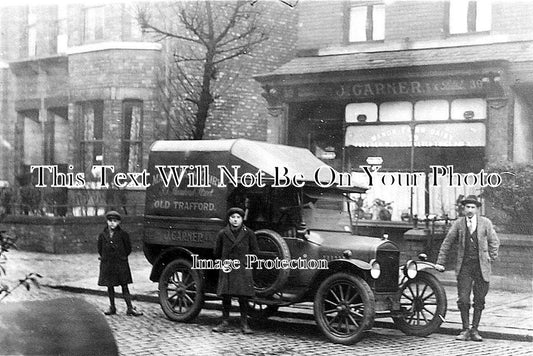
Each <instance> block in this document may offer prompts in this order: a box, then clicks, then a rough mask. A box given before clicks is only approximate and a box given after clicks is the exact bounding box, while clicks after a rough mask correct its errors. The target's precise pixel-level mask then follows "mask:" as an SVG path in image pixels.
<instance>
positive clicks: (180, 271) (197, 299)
mask: <svg viewBox="0 0 533 356" xmlns="http://www.w3.org/2000/svg"><path fill="white" fill-rule="evenodd" d="M191 267H192V264H191V262H189V261H188V260H185V259H178V260H176V261H172V262H170V263H169V264H168V265H167V266H166V267H165V269H164V270H163V273H161V277H160V278H159V304H160V305H161V308H162V309H163V312H164V313H165V315H166V316H167V317H168V318H169V319H170V320H174V321H190V320H192V319H194V318H195V317H196V316H197V315H198V313H200V310H202V307H203V305H204V292H203V285H204V283H203V278H202V275H201V274H200V271H198V270H194V269H192V268H191Z"/></svg>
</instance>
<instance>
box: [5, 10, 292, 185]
mask: <svg viewBox="0 0 533 356" xmlns="http://www.w3.org/2000/svg"><path fill="white" fill-rule="evenodd" d="M258 9H261V11H264V13H263V14H262V18H261V21H263V22H265V24H266V25H268V26H267V27H269V28H271V32H270V34H269V40H268V41H266V42H264V43H263V44H262V45H261V47H259V48H257V50H256V51H255V52H254V53H251V55H250V56H247V57H245V58H242V59H239V61H240V62H239V63H238V66H237V67H238V70H239V73H240V76H239V78H238V79H237V81H236V82H235V84H234V87H232V88H230V89H229V90H228V91H227V92H226V95H225V96H223V97H221V98H220V99H219V100H218V101H216V102H215V104H214V108H213V111H212V115H211V117H210V118H209V121H208V123H207V128H206V134H205V136H204V138H234V137H249V138H253V139H258V140H267V139H271V138H270V136H271V135H270V134H269V133H268V121H269V120H270V115H268V111H267V107H266V105H265V100H264V99H263V97H262V96H261V93H262V89H261V87H260V85H259V83H257V82H256V81H255V80H254V79H253V75H254V74H257V73H260V72H262V71H270V70H273V69H275V68H277V67H279V66H280V65H281V64H283V63H285V62H287V61H288V60H289V59H290V58H292V57H293V56H294V55H293V52H292V48H294V43H295V40H296V12H295V11H287V7H286V6H283V5H281V4H280V3H275V2H269V3H265V4H261V7H258ZM1 10H2V11H1V12H0V120H1V124H0V141H1V145H0V162H1V163H0V180H2V181H7V182H8V183H9V184H10V185H13V184H16V183H17V179H16V178H17V177H21V176H23V175H24V174H25V173H27V172H28V170H29V166H30V165H36V164H57V165H59V166H60V169H63V170H65V171H67V172H88V171H89V170H90V167H91V166H92V165H94V164H106V165H113V166H115V169H116V170H117V171H120V172H139V171H141V170H142V169H143V168H145V167H146V163H147V154H148V150H149V147H150V145H151V143H152V142H153V141H154V140H156V139H163V138H166V134H165V133H166V130H165V126H166V121H165V118H164V117H162V115H160V110H159V109H160V108H158V107H157V101H156V100H155V95H157V90H156V89H157V82H156V81H157V78H156V70H157V68H158V66H159V65H160V64H161V61H163V60H164V58H166V56H165V54H164V53H163V52H164V50H165V46H164V43H162V42H152V41H151V39H150V38H148V36H147V35H146V34H144V33H143V32H142V31H141V29H140V28H139V26H138V24H137V21H136V20H135V9H134V7H133V5H132V4H130V3H128V2H125V3H111V4H106V5H104V4H103V3H102V4H101V5H97V4H94V5H93V4H87V5H83V4H81V5H80V4H69V3H64V4H63V3H62V4H58V5H54V4H46V5H38V4H37V3H35V4H32V5H30V6H10V7H3V8H2V9H1ZM276 24H277V25H280V24H281V26H275V25H276ZM69 166H72V168H71V169H69V168H70V167H69Z"/></svg>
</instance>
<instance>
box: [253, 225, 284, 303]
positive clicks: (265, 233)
mask: <svg viewBox="0 0 533 356" xmlns="http://www.w3.org/2000/svg"><path fill="white" fill-rule="evenodd" d="M255 236H256V238H257V244H258V245H259V248H261V245H262V241H261V240H265V241H268V244H269V245H270V246H272V245H274V246H275V247H276V248H277V250H278V251H277V252H278V253H277V254H276V257H278V258H280V259H287V260H290V258H291V252H290V251H289V246H287V243H286V242H285V240H284V239H283V237H281V236H280V234H278V233H277V232H275V231H272V230H267V229H263V230H257V231H256V232H255ZM257 257H258V258H259V259H261V258H267V256H261V250H259V255H258V256H257ZM270 257H271V256H270ZM259 271H260V270H257V269H255V268H254V271H253V276H254V289H255V295H256V296H258V297H270V296H272V295H273V294H274V293H276V292H278V291H280V290H281V289H282V288H283V287H284V286H285V283H287V280H288V279H289V274H290V269H272V270H266V269H263V270H261V272H259ZM259 273H263V274H264V275H266V276H268V277H270V275H271V274H272V273H277V275H276V276H275V279H274V281H272V282H267V285H261V286H259V285H260V284H261V283H257V280H258V278H259ZM263 284H264V283H263Z"/></svg>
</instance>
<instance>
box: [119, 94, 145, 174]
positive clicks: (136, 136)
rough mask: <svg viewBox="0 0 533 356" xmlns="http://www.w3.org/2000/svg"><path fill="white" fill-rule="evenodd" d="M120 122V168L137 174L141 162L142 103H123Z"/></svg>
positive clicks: (133, 101) (135, 101) (137, 101)
mask: <svg viewBox="0 0 533 356" xmlns="http://www.w3.org/2000/svg"><path fill="white" fill-rule="evenodd" d="M122 122H123V131H122V167H123V168H124V169H127V171H128V172H138V171H139V168H140V167H141V160H142V151H141V143H142V141H141V128H142V101H139V100H127V101H124V103H123V119H122Z"/></svg>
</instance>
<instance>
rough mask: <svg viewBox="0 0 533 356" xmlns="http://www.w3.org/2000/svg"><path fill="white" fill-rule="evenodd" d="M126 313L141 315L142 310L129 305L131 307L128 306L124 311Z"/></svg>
mask: <svg viewBox="0 0 533 356" xmlns="http://www.w3.org/2000/svg"><path fill="white" fill-rule="evenodd" d="M126 315H130V316H141V315H143V313H142V312H140V311H137V310H136V309H135V307H131V308H128V310H127V311H126Z"/></svg>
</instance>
